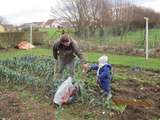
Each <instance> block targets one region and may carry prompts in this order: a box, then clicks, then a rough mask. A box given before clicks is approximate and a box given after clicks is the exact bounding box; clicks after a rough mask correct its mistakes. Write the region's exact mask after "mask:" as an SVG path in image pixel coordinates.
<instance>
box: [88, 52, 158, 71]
mask: <svg viewBox="0 0 160 120" xmlns="http://www.w3.org/2000/svg"><path fill="white" fill-rule="evenodd" d="M102 55H103V54H101V53H94V52H90V53H86V54H85V56H86V58H87V60H89V61H91V62H97V59H98V58H99V57H100V56H102ZM108 56H109V62H110V63H111V64H114V65H122V66H130V67H133V66H139V67H142V68H144V69H151V70H160V59H155V58H149V60H147V61H146V60H145V58H144V57H138V56H125V55H111V54H108Z"/></svg>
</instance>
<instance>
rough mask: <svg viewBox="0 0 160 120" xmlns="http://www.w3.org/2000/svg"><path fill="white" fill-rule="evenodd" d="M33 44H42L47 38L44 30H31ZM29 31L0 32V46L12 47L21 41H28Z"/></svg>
mask: <svg viewBox="0 0 160 120" xmlns="http://www.w3.org/2000/svg"><path fill="white" fill-rule="evenodd" d="M32 36H33V44H35V45H42V44H44V41H45V39H47V33H46V32H33V33H32ZM29 39H30V33H29V32H5V33H0V48H1V49H2V48H13V47H15V46H16V45H17V44H18V43H20V42H21V41H24V40H26V41H29Z"/></svg>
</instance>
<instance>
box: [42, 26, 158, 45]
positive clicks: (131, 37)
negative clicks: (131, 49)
mask: <svg viewBox="0 0 160 120" xmlns="http://www.w3.org/2000/svg"><path fill="white" fill-rule="evenodd" d="M42 31H47V32H48V35H49V38H52V39H56V38H58V37H59V36H60V34H61V31H62V30H59V29H42ZM66 31H67V32H68V33H71V34H72V33H73V30H69V29H67V30H66ZM144 33H145V31H144V30H137V31H130V32H128V33H126V34H124V35H123V36H113V35H112V34H111V32H110V31H108V30H105V32H104V36H103V37H99V35H98V32H96V35H95V36H89V37H86V36H83V37H82V38H80V39H85V40H89V41H92V42H95V43H106V44H110V45H118V44H125V43H131V44H135V45H136V46H137V47H140V48H141V47H143V46H144V42H145V41H144V40H145V38H144ZM86 34H88V33H86ZM72 35H73V34H72ZM73 36H74V35H73ZM158 45H160V28H159V29H158V28H154V29H149V47H150V48H154V47H157V46H158Z"/></svg>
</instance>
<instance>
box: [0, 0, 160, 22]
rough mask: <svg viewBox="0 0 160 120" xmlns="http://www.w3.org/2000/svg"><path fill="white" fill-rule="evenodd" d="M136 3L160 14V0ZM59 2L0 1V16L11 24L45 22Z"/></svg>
mask: <svg viewBox="0 0 160 120" xmlns="http://www.w3.org/2000/svg"><path fill="white" fill-rule="evenodd" d="M137 1H138V3H139V4H141V5H143V6H146V7H150V8H152V9H154V10H155V11H159V12H160V0H137ZM140 1H141V2H140ZM59 2H60V0H1V4H0V16H2V17H4V18H6V19H7V21H8V22H9V23H12V24H22V23H28V22H38V21H46V20H47V19H49V18H51V13H50V8H51V6H53V7H56V6H58V5H59Z"/></svg>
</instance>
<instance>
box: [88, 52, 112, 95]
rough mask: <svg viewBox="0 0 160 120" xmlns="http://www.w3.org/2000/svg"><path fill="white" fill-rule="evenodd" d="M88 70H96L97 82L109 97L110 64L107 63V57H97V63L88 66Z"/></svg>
mask: <svg viewBox="0 0 160 120" xmlns="http://www.w3.org/2000/svg"><path fill="white" fill-rule="evenodd" d="M89 70H97V83H98V84H99V86H100V87H101V88H102V89H103V91H104V94H105V95H106V96H107V97H111V85H110V84H111V83H110V82H111V79H112V74H111V70H112V66H111V64H108V57H107V56H105V55H104V56H102V57H100V58H99V59H98V64H93V65H90V66H89Z"/></svg>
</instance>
